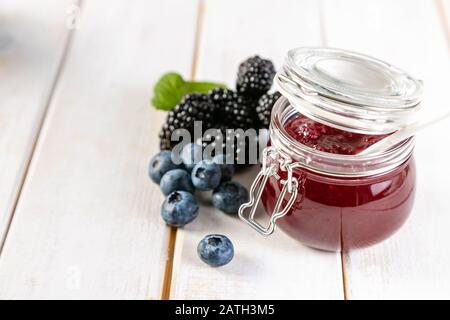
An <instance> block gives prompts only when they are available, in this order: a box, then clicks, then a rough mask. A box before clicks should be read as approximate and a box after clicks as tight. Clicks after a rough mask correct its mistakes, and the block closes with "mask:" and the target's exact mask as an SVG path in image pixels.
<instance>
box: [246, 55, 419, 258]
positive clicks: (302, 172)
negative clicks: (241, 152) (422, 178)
mask: <svg viewBox="0 0 450 320" xmlns="http://www.w3.org/2000/svg"><path fill="white" fill-rule="evenodd" d="M275 83H276V85H277V87H278V90H279V91H280V93H281V94H282V97H281V98H280V99H279V100H278V101H277V102H276V104H275V106H274V108H273V110H272V120H271V124H270V141H269V147H268V148H266V150H265V151H264V156H263V161H262V162H263V163H262V169H261V171H260V173H259V174H258V176H257V177H256V179H255V182H254V183H253V185H252V187H251V189H250V202H249V203H247V204H244V205H243V206H242V207H241V208H240V210H239V216H240V218H241V219H242V220H244V221H245V222H246V223H247V224H249V225H250V226H251V227H252V228H254V229H255V230H257V231H258V232H259V233H261V234H263V235H270V234H271V233H273V232H274V230H275V228H276V225H278V226H279V227H280V228H281V229H282V230H283V231H285V232H286V233H287V234H288V235H290V236H291V237H293V238H295V239H298V240H299V241H301V242H302V243H304V244H306V245H308V246H311V247H314V248H318V249H322V250H327V251H341V250H349V249H354V248H361V247H366V246H369V245H373V244H375V243H378V242H380V241H382V240H384V239H386V238H388V237H389V236H391V235H392V234H393V233H395V232H396V231H397V230H398V229H399V228H400V227H401V226H402V225H403V223H404V222H405V221H406V219H407V217H408V215H409V213H410V211H411V209H412V206H413V202H414V192H415V179H416V173H415V164H414V159H413V156H412V153H413V149H414V138H413V137H412V138H409V139H406V140H404V141H402V142H401V143H399V144H397V145H395V146H393V147H391V148H390V149H388V150H385V151H383V152H378V153H373V154H367V155H366V154H365V155H361V154H358V152H359V151H360V150H358V149H357V148H353V146H352V145H349V144H346V147H347V149H345V150H346V152H340V151H341V149H342V148H341V147H342V146H341V145H339V143H340V142H339V141H340V140H339V139H332V140H333V143H335V144H336V145H337V147H339V148H337V149H336V150H337V151H336V152H334V153H333V151H330V150H324V149H323V148H321V147H320V145H314V146H311V145H308V143H305V141H304V140H302V139H299V136H298V135H297V136H296V134H295V129H296V127H294V129H293V127H292V124H293V123H294V124H295V122H293V121H294V120H295V119H299V118H302V119H303V118H304V119H307V121H309V122H308V123H312V124H317V125H319V126H325V127H322V128H331V129H330V130H331V132H336V134H338V133H339V134H341V133H343V134H344V135H346V136H348V137H353V138H354V137H362V138H361V139H359V138H358V139H359V140H358V141H359V142H360V141H364V142H367V143H366V145H363V147H362V149H363V148H364V147H367V146H368V145H369V144H370V143H373V142H376V141H377V140H380V139H382V138H383V137H385V136H386V135H388V134H390V133H392V132H394V131H396V130H398V129H400V128H402V127H404V126H406V125H408V124H409V123H411V122H413V121H415V119H416V117H417V111H418V110H419V109H420V101H421V95H422V83H421V82H420V81H418V80H415V79H414V78H412V77H411V76H409V75H408V74H406V73H405V72H403V71H402V70H400V69H398V68H395V67H393V66H391V65H389V64H388V63H386V62H383V61H380V60H377V59H374V58H372V57H369V56H366V55H362V54H359V53H355V52H351V51H345V50H339V49H329V48H298V49H294V50H291V51H290V52H289V53H288V57H287V59H286V62H285V64H284V66H283V68H282V69H281V70H280V71H279V72H278V73H277V75H276V77H275ZM333 130H334V131H333ZM333 134H334V133H333ZM301 138H303V136H302V137H301ZM316 138H317V136H316V137H315V138H314V139H316ZM332 138H333V137H332ZM300 140H301V141H300ZM352 148H353V149H352ZM342 153H345V154H342ZM259 201H261V202H262V204H263V206H264V208H265V210H266V212H267V213H268V215H269V216H270V219H269V223H268V225H267V226H263V225H262V223H260V222H258V221H257V220H256V218H255V213H256V209H257V205H258V203H259ZM247 211H250V212H249V213H247Z"/></svg>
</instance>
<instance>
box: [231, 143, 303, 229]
mask: <svg viewBox="0 0 450 320" xmlns="http://www.w3.org/2000/svg"><path fill="white" fill-rule="evenodd" d="M269 159H271V160H275V161H271V163H270V164H268V160H269ZM297 166H298V164H297V163H291V159H290V158H288V157H283V156H282V155H281V154H279V153H278V152H277V151H276V150H275V149H274V148H273V147H268V148H266V149H265V150H264V155H263V161H262V168H261V171H260V172H259V173H258V175H257V176H256V178H255V181H253V184H252V186H251V187H250V199H249V202H247V203H244V204H243V205H242V206H241V207H240V208H239V218H241V220H243V221H244V222H245V223H247V224H248V225H249V226H250V227H252V228H253V229H255V230H256V231H258V232H259V233H260V234H262V235H264V236H268V235H271V234H272V233H273V232H274V231H275V227H276V221H277V220H278V219H280V218H282V217H284V216H285V215H286V214H287V213H288V212H289V210H290V209H291V207H292V205H293V204H294V202H295V199H296V198H297V194H298V185H299V182H298V180H297V178H296V177H294V176H293V174H292V170H293V169H294V168H295V167H297ZM278 168H279V169H280V170H282V171H287V179H281V177H280V176H279V175H278V174H277V169H278ZM270 177H275V178H276V179H277V180H280V183H281V184H282V185H283V188H282V189H281V194H280V195H279V196H278V199H277V202H276V204H275V208H274V212H273V213H272V215H271V218H270V222H269V225H268V226H267V227H265V226H263V225H261V224H260V223H259V222H257V221H256V220H255V212H256V208H257V207H258V203H259V201H260V200H261V195H262V192H263V190H264V188H265V186H266V184H267V181H268V180H269V178H270ZM286 193H289V194H290V198H289V200H288V202H287V203H286V206H285V207H284V208H282V204H283V200H284V198H285V196H286ZM248 208H250V214H249V215H248V216H245V215H244V214H245V211H246V209H248Z"/></svg>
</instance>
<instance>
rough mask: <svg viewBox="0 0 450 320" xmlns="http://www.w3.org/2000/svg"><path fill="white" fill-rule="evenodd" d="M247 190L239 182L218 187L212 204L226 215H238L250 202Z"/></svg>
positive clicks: (225, 183)
mask: <svg viewBox="0 0 450 320" xmlns="http://www.w3.org/2000/svg"><path fill="white" fill-rule="evenodd" d="M248 200H249V196H248V191H247V189H246V188H245V187H244V186H243V185H241V184H240V183H238V182H235V181H227V182H224V183H222V184H220V186H218V187H217V188H216V189H215V190H214V192H213V195H212V204H213V205H214V207H216V208H217V209H219V210H221V211H223V212H225V213H226V214H237V213H238V211H239V207H240V206H241V205H242V204H244V203H246V202H248Z"/></svg>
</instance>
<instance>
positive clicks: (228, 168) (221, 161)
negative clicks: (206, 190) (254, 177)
mask: <svg viewBox="0 0 450 320" xmlns="http://www.w3.org/2000/svg"><path fill="white" fill-rule="evenodd" d="M229 158H231V157H227V156H226V155H225V154H218V155H217V156H215V157H214V158H213V162H214V163H216V164H218V165H219V166H220V170H221V171H222V182H224V181H230V180H231V178H233V175H234V172H235V170H236V167H235V166H234V164H233V163H230V161H228V163H227V159H229Z"/></svg>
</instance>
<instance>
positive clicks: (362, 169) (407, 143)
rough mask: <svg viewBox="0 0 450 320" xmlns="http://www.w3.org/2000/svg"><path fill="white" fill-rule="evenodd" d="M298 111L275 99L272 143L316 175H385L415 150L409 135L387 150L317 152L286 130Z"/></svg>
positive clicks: (282, 98)
mask: <svg viewBox="0 0 450 320" xmlns="http://www.w3.org/2000/svg"><path fill="white" fill-rule="evenodd" d="M298 113H299V112H298V110H297V109H296V108H294V107H293V106H292V105H291V104H290V103H289V101H288V100H287V99H286V98H284V97H281V98H280V99H278V101H277V102H276V103H275V105H274V107H273V110H272V121H271V125H270V139H271V144H272V146H273V147H274V148H275V149H276V151H277V152H278V153H279V154H280V155H281V156H283V157H286V158H290V159H292V161H294V162H298V163H299V164H300V166H302V167H304V168H305V169H307V170H310V171H313V172H316V173H319V174H324V175H328V176H336V177H367V176H374V175H379V174H384V173H387V172H390V171H392V170H394V169H395V168H397V167H399V166H400V165H401V164H402V163H404V162H405V161H406V160H407V159H408V158H409V157H410V156H411V154H412V151H413V149H414V138H413V137H411V138H409V139H406V140H404V141H402V142H401V143H399V144H398V145H396V146H393V147H392V148H390V149H388V150H386V151H383V152H380V153H375V154H370V155H358V154H356V155H342V154H332V153H328V152H323V151H319V150H316V149H313V148H311V147H308V146H306V145H304V144H302V143H300V142H298V141H296V140H295V139H294V138H293V137H292V136H291V135H290V134H289V133H288V132H287V131H286V129H285V124H286V122H287V121H288V120H289V119H291V118H292V117H293V116H295V115H296V114H298Z"/></svg>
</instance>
